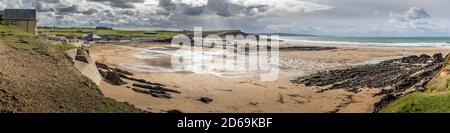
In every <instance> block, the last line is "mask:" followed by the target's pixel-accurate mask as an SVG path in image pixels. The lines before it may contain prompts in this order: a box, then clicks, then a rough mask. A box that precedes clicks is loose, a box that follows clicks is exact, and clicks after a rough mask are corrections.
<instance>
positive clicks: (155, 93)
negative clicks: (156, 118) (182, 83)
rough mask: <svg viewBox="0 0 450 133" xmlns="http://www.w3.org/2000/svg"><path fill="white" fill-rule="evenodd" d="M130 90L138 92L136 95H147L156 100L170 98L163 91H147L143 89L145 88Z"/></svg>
mask: <svg viewBox="0 0 450 133" xmlns="http://www.w3.org/2000/svg"><path fill="white" fill-rule="evenodd" d="M132 90H133V91H135V92H138V93H143V94H148V95H151V96H153V97H156V98H165V99H170V98H172V97H171V96H170V94H168V93H166V92H164V91H155V90H149V89H145V88H136V87H134V88H132Z"/></svg>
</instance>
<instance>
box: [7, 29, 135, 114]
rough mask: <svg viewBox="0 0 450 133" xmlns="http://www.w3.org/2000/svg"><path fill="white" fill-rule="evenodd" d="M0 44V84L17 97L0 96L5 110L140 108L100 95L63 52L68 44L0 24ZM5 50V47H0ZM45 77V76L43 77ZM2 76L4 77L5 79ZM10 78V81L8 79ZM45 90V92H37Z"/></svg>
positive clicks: (107, 110)
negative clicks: (57, 42)
mask: <svg viewBox="0 0 450 133" xmlns="http://www.w3.org/2000/svg"><path fill="white" fill-rule="evenodd" d="M0 41H1V42H0V45H3V44H5V45H6V46H8V47H11V48H8V49H10V50H7V51H8V52H4V53H3V54H2V55H0V57H5V58H2V59H6V60H3V62H0V66H1V67H0V69H2V70H4V71H2V73H6V75H7V76H2V75H0V80H1V81H5V83H4V84H0V88H2V89H4V90H5V91H7V92H14V93H11V95H12V96H14V97H17V98H18V100H15V101H14V100H11V99H0V102H2V103H3V106H2V107H6V108H2V111H5V112H36V113H37V112H80V113H87V112H94V113H96V112H102V113H116V112H132V113H134V112H143V111H142V110H140V109H137V108H135V107H134V106H132V105H130V104H127V103H120V102H117V101H115V100H112V99H110V98H106V97H104V96H103V95H102V93H101V91H100V90H99V88H98V86H97V85H96V84H95V83H94V82H93V81H92V80H91V79H89V78H87V77H85V76H83V75H82V74H81V73H80V72H79V71H77V70H76V68H75V67H74V66H73V64H72V63H71V61H70V60H69V59H68V58H67V57H66V56H65V53H64V51H63V50H67V49H71V48H74V46H73V45H71V44H51V43H50V42H48V41H46V39H43V38H40V37H38V36H35V35H33V34H30V33H27V32H24V31H22V30H20V29H18V28H15V27H11V26H6V25H0ZM3 50H5V49H3ZM44 77H45V78H44ZM5 79H6V80H5ZM9 80H11V81H14V82H10V81H9ZM40 92H45V93H40ZM0 112H1V111H0Z"/></svg>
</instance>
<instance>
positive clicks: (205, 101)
mask: <svg viewBox="0 0 450 133" xmlns="http://www.w3.org/2000/svg"><path fill="white" fill-rule="evenodd" d="M198 100H199V101H201V102H203V103H206V104H209V103H211V102H212V101H213V100H212V99H211V98H208V97H202V98H200V99H198Z"/></svg>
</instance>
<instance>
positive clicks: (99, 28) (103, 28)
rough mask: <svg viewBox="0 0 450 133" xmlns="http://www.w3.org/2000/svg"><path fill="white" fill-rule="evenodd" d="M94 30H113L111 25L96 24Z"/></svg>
mask: <svg viewBox="0 0 450 133" xmlns="http://www.w3.org/2000/svg"><path fill="white" fill-rule="evenodd" d="M95 29H96V30H113V28H112V27H102V26H97V27H95Z"/></svg>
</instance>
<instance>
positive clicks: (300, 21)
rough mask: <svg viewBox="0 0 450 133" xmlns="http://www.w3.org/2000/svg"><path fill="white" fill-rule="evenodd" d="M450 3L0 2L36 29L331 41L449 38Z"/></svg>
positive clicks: (330, 0) (436, 0) (264, 0)
mask: <svg viewBox="0 0 450 133" xmlns="http://www.w3.org/2000/svg"><path fill="white" fill-rule="evenodd" d="M448 6H450V1H449V0H0V9H5V8H36V9H37V10H38V25H40V26H64V27H70V26H73V27H80V26H110V27H115V28H121V29H171V30H181V29H187V30H192V29H193V28H194V27H203V29H207V30H212V29H239V30H243V31H245V32H251V33H260V32H271V33H274V32H276V33H298V34H316V35H332V36H450V14H449V12H450V8H448Z"/></svg>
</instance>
